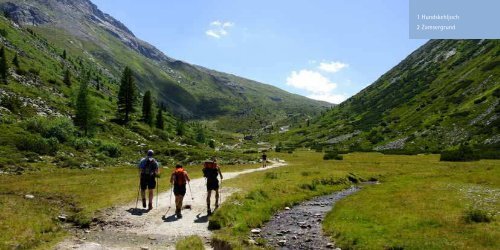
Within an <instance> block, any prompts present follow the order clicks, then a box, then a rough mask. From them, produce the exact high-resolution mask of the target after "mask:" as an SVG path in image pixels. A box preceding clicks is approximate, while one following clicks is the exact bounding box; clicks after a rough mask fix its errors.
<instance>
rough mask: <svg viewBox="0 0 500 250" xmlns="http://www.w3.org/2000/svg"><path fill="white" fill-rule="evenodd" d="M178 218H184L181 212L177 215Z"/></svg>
mask: <svg viewBox="0 0 500 250" xmlns="http://www.w3.org/2000/svg"><path fill="white" fill-rule="evenodd" d="M177 218H179V219H180V218H182V214H181V212H180V211H179V213H177Z"/></svg>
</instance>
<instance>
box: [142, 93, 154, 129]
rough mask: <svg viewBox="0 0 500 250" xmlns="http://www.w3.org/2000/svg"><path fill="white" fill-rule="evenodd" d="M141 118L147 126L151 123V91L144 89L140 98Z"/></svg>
mask: <svg viewBox="0 0 500 250" xmlns="http://www.w3.org/2000/svg"><path fill="white" fill-rule="evenodd" d="M142 119H143V121H144V122H145V123H146V124H148V125H149V126H152V125H153V100H152V99H151V91H149V90H148V91H146V93H144V97H143V99H142Z"/></svg>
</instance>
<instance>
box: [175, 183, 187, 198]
mask: <svg viewBox="0 0 500 250" xmlns="http://www.w3.org/2000/svg"><path fill="white" fill-rule="evenodd" d="M174 195H182V196H184V195H186V184H184V185H174Z"/></svg>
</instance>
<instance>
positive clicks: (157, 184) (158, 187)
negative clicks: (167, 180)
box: [156, 176, 160, 208]
mask: <svg viewBox="0 0 500 250" xmlns="http://www.w3.org/2000/svg"><path fill="white" fill-rule="evenodd" d="M159 189H160V182H159V181H158V176H156V208H158V190H159Z"/></svg>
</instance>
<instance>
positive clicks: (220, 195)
mask: <svg viewBox="0 0 500 250" xmlns="http://www.w3.org/2000/svg"><path fill="white" fill-rule="evenodd" d="M221 204H222V178H221V179H220V184H219V206H220V205H221Z"/></svg>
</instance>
